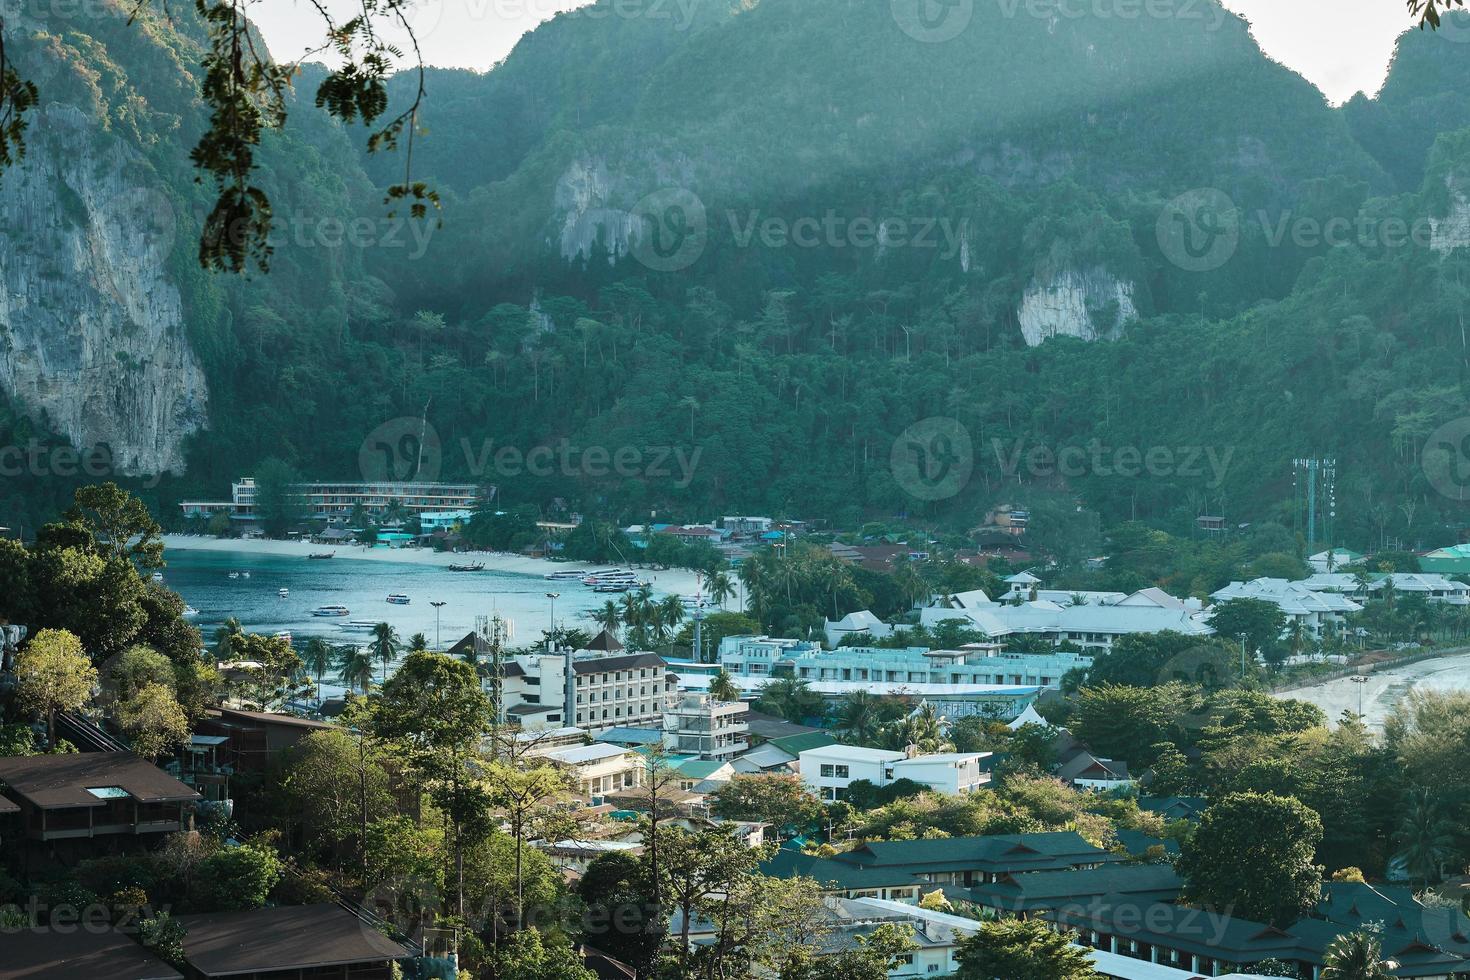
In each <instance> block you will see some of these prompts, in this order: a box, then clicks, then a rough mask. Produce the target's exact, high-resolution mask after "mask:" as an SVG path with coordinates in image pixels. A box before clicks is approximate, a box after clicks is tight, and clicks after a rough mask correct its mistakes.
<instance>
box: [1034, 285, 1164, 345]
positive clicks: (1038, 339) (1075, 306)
mask: <svg viewBox="0 0 1470 980" xmlns="http://www.w3.org/2000/svg"><path fill="white" fill-rule="evenodd" d="M1133 292H1134V286H1133V283H1131V282H1126V281H1122V280H1119V279H1117V278H1115V277H1114V276H1113V275H1111V274H1110V273H1109V272H1108V271H1107V270H1106V269H1102V268H1090V269H1087V270H1085V271H1078V270H1076V269H1063V270H1060V271H1058V272H1056V273H1054V274H1053V275H1051V276H1049V277H1047V278H1046V279H1045V280H1041V279H1037V280H1033V281H1032V283H1031V285H1030V287H1029V288H1027V290H1026V292H1025V294H1024V295H1023V296H1022V297H1021V305H1020V308H1019V309H1018V310H1017V311H1016V319H1017V321H1018V322H1019V323H1020V325H1021V333H1022V335H1023V336H1025V338H1026V343H1027V344H1028V345H1029V346H1031V347H1036V346H1037V345H1039V344H1042V343H1044V342H1045V341H1046V340H1048V339H1049V338H1051V337H1080V338H1081V339H1083V340H1111V339H1114V338H1116V337H1117V336H1118V335H1119V334H1120V333H1121V332H1122V329H1123V327H1124V326H1125V325H1126V324H1127V323H1128V321H1129V320H1132V319H1136V318H1137V316H1138V310H1137V308H1136V307H1135V305H1134V301H1133Z"/></svg>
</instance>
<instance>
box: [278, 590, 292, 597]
mask: <svg viewBox="0 0 1470 980" xmlns="http://www.w3.org/2000/svg"><path fill="white" fill-rule="evenodd" d="M276 595H278V596H280V597H281V598H282V599H289V598H290V597H291V590H290V589H277V590H276Z"/></svg>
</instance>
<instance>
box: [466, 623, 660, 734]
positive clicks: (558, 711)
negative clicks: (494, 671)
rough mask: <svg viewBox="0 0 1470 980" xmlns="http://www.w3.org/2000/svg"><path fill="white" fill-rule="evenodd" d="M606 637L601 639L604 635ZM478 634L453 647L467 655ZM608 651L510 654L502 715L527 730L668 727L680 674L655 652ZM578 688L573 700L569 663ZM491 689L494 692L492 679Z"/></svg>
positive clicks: (504, 673) (504, 670)
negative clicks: (666, 718)
mask: <svg viewBox="0 0 1470 980" xmlns="http://www.w3.org/2000/svg"><path fill="white" fill-rule="evenodd" d="M599 639H602V638H599ZM474 642H475V635H474V634H473V633H471V634H469V635H468V636H466V637H465V638H464V639H463V640H460V641H459V643H457V644H455V645H454V646H453V647H451V648H450V650H449V653H450V655H451V656H455V655H463V653H464V652H465V651H466V650H468V649H470V648H471V647H472V646H473V644H474ZM605 645H606V646H608V647H609V649H605V650H579V651H565V650H561V651H557V652H555V653H533V654H523V655H520V656H515V657H507V658H506V660H505V662H504V663H503V664H502V666H501V685H500V686H501V714H502V717H503V718H504V720H505V721H506V722H507V723H508V724H511V725H516V726H518V727H520V728H522V729H524V730H525V731H528V732H529V731H545V730H548V729H558V728H572V727H575V728H580V729H584V730H586V731H588V732H591V733H593V734H596V733H597V732H599V731H601V730H603V729H607V728H614V727H619V726H628V727H632V728H651V729H658V730H662V729H663V724H664V721H663V718H664V711H665V710H666V709H667V707H668V706H669V705H670V704H671V703H672V702H675V701H677V700H678V697H679V689H678V683H679V681H678V678H677V677H676V676H675V675H673V674H671V673H669V670H668V664H666V663H665V662H664V659H663V658H662V657H660V656H659V655H658V654H656V653H629V652H627V651H624V650H623V649H622V647H621V645H620V644H617V642H616V641H611V642H610V643H606V642H605ZM569 661H570V663H571V665H572V675H573V678H574V681H575V683H574V690H573V692H570V693H572V695H573V696H572V699H571V703H570V705H569V704H568V694H569V691H568V687H567V663H568V662H569ZM484 683H485V686H486V690H487V691H492V692H493V682H492V681H491V680H489V679H487V680H486V681H485V682H484Z"/></svg>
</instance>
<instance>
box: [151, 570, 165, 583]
mask: <svg viewBox="0 0 1470 980" xmlns="http://www.w3.org/2000/svg"><path fill="white" fill-rule="evenodd" d="M153 581H155V582H162V581H163V573H162V572H154V573H153Z"/></svg>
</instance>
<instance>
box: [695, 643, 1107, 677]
mask: <svg viewBox="0 0 1470 980" xmlns="http://www.w3.org/2000/svg"><path fill="white" fill-rule="evenodd" d="M720 666H721V667H723V668H724V669H725V670H727V671H728V672H729V673H730V674H732V675H737V676H754V677H761V676H782V675H784V676H789V677H795V678H798V679H800V680H806V681H868V682H881V683H885V684H972V685H973V684H980V685H1017V686H1030V687H1056V686H1057V685H1059V684H1060V683H1061V680H1062V677H1063V676H1065V675H1066V673H1067V672H1068V671H1070V670H1077V669H1082V670H1085V669H1086V668H1088V667H1090V666H1092V656H1091V655H1090V654H1085V653H1068V652H1063V651H1057V652H1052V653H1041V654H1036V653H1007V652H1005V649H1004V647H1003V646H1002V645H1001V644H998V643H975V644H970V645H968V646H966V647H963V648H962V649H959V650H930V649H928V648H927V647H905V648H902V649H884V648H881V647H839V648H838V649H836V650H822V649H821V648H820V647H818V646H816V645H814V644H811V643H802V642H799V641H795V640H775V639H771V638H769V637H750V636H730V637H726V638H725V639H724V640H722V641H721V642H720Z"/></svg>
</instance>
